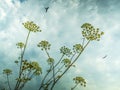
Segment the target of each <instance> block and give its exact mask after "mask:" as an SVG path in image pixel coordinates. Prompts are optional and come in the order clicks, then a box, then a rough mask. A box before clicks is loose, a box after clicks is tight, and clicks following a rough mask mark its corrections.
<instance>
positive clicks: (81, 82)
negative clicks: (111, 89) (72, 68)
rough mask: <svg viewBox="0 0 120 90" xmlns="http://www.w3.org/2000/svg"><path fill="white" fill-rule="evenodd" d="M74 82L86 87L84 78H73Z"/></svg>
mask: <svg viewBox="0 0 120 90" xmlns="http://www.w3.org/2000/svg"><path fill="white" fill-rule="evenodd" d="M73 80H74V81H75V83H76V84H80V85H81V86H84V87H86V81H85V79H84V78H83V77H79V76H77V77H75V78H73Z"/></svg>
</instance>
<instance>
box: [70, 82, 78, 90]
mask: <svg viewBox="0 0 120 90" xmlns="http://www.w3.org/2000/svg"><path fill="white" fill-rule="evenodd" d="M78 84H79V83H77V84H76V85H75V86H74V87H73V88H71V90H74V89H75V88H76V87H77V86H78Z"/></svg>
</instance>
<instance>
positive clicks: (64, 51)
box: [60, 46, 72, 57]
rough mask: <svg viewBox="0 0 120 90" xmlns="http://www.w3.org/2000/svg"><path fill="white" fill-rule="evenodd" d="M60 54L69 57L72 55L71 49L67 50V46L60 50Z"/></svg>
mask: <svg viewBox="0 0 120 90" xmlns="http://www.w3.org/2000/svg"><path fill="white" fill-rule="evenodd" d="M60 53H62V54H63V55H66V56H68V57H69V56H70V55H71V54H72V52H71V49H69V48H67V47H66V46H63V47H61V48H60Z"/></svg>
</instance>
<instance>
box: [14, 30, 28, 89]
mask: <svg viewBox="0 0 120 90" xmlns="http://www.w3.org/2000/svg"><path fill="white" fill-rule="evenodd" d="M29 36H30V31H29V32H28V35H27V38H26V41H25V46H24V49H23V52H22V53H21V61H20V68H19V78H21V75H22V61H23V57H24V53H25V50H26V46H27V43H28V39H29ZM20 83H21V82H20V81H18V80H17V83H16V85H15V90H17V88H18V87H19V85H20Z"/></svg>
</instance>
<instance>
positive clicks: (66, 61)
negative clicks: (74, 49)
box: [62, 58, 71, 67]
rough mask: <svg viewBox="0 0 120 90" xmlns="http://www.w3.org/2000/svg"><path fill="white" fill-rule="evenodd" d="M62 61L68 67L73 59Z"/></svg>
mask: <svg viewBox="0 0 120 90" xmlns="http://www.w3.org/2000/svg"><path fill="white" fill-rule="evenodd" d="M62 62H63V63H64V65H65V67H68V66H69V65H70V64H71V60H70V59H68V58H65V59H63V60H62Z"/></svg>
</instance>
